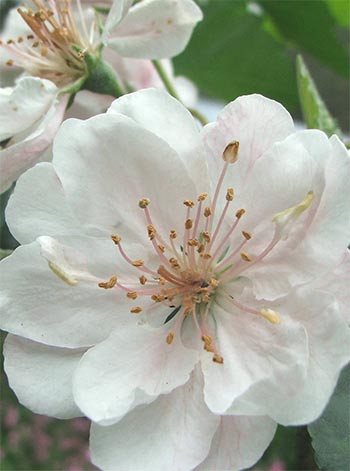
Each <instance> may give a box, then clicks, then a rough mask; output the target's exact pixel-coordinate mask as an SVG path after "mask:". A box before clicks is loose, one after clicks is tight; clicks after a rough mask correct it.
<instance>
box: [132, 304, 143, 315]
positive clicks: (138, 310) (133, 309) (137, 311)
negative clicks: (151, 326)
mask: <svg viewBox="0 0 350 471" xmlns="http://www.w3.org/2000/svg"><path fill="white" fill-rule="evenodd" d="M130 312H131V314H140V312H142V307H140V306H135V307H132V308H131V309H130Z"/></svg>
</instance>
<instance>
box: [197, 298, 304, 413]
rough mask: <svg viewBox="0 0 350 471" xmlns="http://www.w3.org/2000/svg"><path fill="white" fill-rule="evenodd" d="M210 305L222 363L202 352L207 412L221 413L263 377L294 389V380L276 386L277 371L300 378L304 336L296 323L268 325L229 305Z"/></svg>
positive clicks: (295, 383)
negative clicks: (213, 314) (213, 313)
mask: <svg viewBox="0 0 350 471" xmlns="http://www.w3.org/2000/svg"><path fill="white" fill-rule="evenodd" d="M214 309H215V320H216V329H217V330H216V339H217V350H218V352H219V354H220V355H221V356H222V357H223V359H224V363H223V364H217V363H214V362H213V361H212V354H209V353H206V352H205V353H203V356H202V370H203V374H204V382H205V386H204V397H205V401H206V403H207V405H208V407H209V408H210V410H212V411H213V412H214V413H216V414H222V413H225V412H226V411H227V409H228V408H229V407H230V406H231V404H232V402H233V401H234V400H235V399H236V398H237V397H239V396H240V395H241V394H243V393H244V392H245V391H247V390H248V389H249V388H250V387H251V386H252V385H254V384H255V383H258V382H259V381H262V380H263V379H266V378H267V379H268V380H269V382H270V383H271V384H272V385H273V386H271V387H275V388H282V389H286V390H287V391H290V390H294V389H295V388H296V387H298V385H297V381H294V383H288V381H285V383H283V384H280V382H279V375H281V374H282V375H284V378H285V379H288V377H289V376H292V377H293V380H296V379H297V380H298V381H301V380H302V379H303V378H304V376H305V372H306V367H307V339H306V335H305V331H304V328H303V327H302V326H301V325H298V324H296V323H294V322H292V321H290V320H289V319H288V318H283V320H282V322H281V324H279V325H272V324H269V323H268V321H267V320H266V319H264V318H263V317H260V316H254V315H253V314H249V313H246V312H239V311H238V312H237V309H236V310H235V308H232V307H231V312H230V311H229V309H230V307H229V306H225V309H223V308H222V307H220V306H218V305H216V306H215V308H214ZM240 413H241V412H240V411H237V414H240ZM242 413H243V414H244V413H245V412H242ZM256 415H258V414H256ZM262 415H265V414H262Z"/></svg>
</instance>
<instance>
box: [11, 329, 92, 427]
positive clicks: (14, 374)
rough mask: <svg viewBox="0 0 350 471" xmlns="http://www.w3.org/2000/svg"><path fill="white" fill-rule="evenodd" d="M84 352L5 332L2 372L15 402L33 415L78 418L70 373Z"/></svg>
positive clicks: (78, 411)
mask: <svg viewBox="0 0 350 471" xmlns="http://www.w3.org/2000/svg"><path fill="white" fill-rule="evenodd" d="M84 352H85V350H82V349H78V350H76V349H68V348H55V347H48V346H47V345H43V344H40V343H36V342H32V341H30V340H26V339H23V338H21V337H16V336H15V335H10V334H9V335H8V336H7V338H6V340H5V344H4V356H5V371H6V374H7V377H8V380H9V383H10V386H11V388H12V389H13V390H14V392H15V393H16V395H17V398H18V400H19V402H20V403H21V404H23V405H24V406H26V407H28V408H29V409H30V410H32V411H33V412H35V413H36V414H45V415H50V416H53V417H58V418H59V419H70V418H72V417H80V416H81V415H82V414H81V412H80V410H79V409H78V407H77V406H76V404H75V403H74V400H73V394H72V375H73V372H74V370H75V368H76V366H77V364H78V362H79V360H80V358H81V357H82V355H83V354H84Z"/></svg>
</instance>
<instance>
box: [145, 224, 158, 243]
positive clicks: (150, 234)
mask: <svg viewBox="0 0 350 471" xmlns="http://www.w3.org/2000/svg"><path fill="white" fill-rule="evenodd" d="M147 232H148V237H149V238H150V240H153V239H154V238H155V236H156V234H157V231H156V230H155V228H154V226H153V225H152V224H148V226H147Z"/></svg>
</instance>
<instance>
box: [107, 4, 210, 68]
mask: <svg viewBox="0 0 350 471" xmlns="http://www.w3.org/2000/svg"><path fill="white" fill-rule="evenodd" d="M202 17H203V15H202V12H201V10H200V9H199V7H198V6H197V5H196V4H195V3H194V2H193V1H192V0H146V1H143V2H140V3H138V4H137V5H134V6H133V7H132V8H131V9H130V10H129V12H128V14H127V15H126V16H125V17H124V19H123V21H122V22H121V23H119V25H118V28H116V30H115V33H114V34H113V35H112V36H111V37H110V38H109V41H108V46H109V47H110V48H112V49H114V50H115V51H117V52H118V53H119V54H121V55H122V56H125V57H135V58H140V59H164V58H170V57H173V56H176V55H177V54H179V53H180V52H182V51H183V50H184V48H185V47H186V45H187V43H188V41H189V39H190V37H191V34H192V31H193V29H194V27H195V25H196V23H197V22H198V21H200V20H201V19H202Z"/></svg>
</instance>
